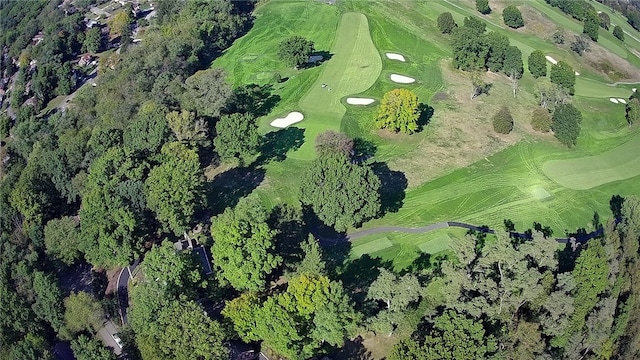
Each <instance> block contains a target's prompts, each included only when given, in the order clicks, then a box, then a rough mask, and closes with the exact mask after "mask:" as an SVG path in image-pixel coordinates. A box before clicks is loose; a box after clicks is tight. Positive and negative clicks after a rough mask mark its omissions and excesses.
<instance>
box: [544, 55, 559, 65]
mask: <svg viewBox="0 0 640 360" xmlns="http://www.w3.org/2000/svg"><path fill="white" fill-rule="evenodd" d="M545 58H547V61H548V62H550V63H552V64H554V65H555V64H557V63H558V62H557V61H556V59H554V58H552V57H551V56H549V55H546V56H545Z"/></svg>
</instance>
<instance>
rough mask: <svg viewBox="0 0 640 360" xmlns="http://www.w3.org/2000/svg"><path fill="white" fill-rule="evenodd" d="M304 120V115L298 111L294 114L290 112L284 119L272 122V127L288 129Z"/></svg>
mask: <svg viewBox="0 0 640 360" xmlns="http://www.w3.org/2000/svg"><path fill="white" fill-rule="evenodd" d="M302 119H304V115H302V113H300V112H297V111H293V112H290V113H289V114H288V115H287V116H286V117H284V118H277V119H275V120H273V121H272V122H271V126H273V127H277V128H286V127H287V126H289V125H291V124H295V123H297V122H300V121H302Z"/></svg>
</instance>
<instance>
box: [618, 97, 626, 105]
mask: <svg viewBox="0 0 640 360" xmlns="http://www.w3.org/2000/svg"><path fill="white" fill-rule="evenodd" d="M618 102H619V103H623V104H626V103H627V100H625V99H620V98H618Z"/></svg>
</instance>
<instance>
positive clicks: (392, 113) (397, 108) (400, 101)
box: [376, 89, 420, 134]
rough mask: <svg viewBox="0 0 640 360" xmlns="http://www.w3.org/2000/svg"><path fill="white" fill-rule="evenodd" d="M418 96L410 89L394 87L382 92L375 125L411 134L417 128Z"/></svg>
mask: <svg viewBox="0 0 640 360" xmlns="http://www.w3.org/2000/svg"><path fill="white" fill-rule="evenodd" d="M418 118H420V111H419V108H418V96H417V95H416V94H415V93H414V92H413V91H411V90H406V89H395V90H391V91H389V92H388V93H386V94H384V97H383V98H382V102H381V103H380V108H378V118H377V121H376V126H377V127H378V128H380V129H389V130H392V131H394V132H398V131H400V132H403V133H405V134H412V133H414V132H416V131H417V130H418Z"/></svg>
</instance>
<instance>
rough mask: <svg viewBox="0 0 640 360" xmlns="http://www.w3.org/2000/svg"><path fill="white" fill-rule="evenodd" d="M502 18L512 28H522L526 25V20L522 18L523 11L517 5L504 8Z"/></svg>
mask: <svg viewBox="0 0 640 360" xmlns="http://www.w3.org/2000/svg"><path fill="white" fill-rule="evenodd" d="M502 18H503V20H504V24H505V25H507V26H508V27H510V28H514V29H517V28H520V27H523V26H524V20H523V19H522V13H521V12H520V10H519V9H518V8H517V7H516V6H515V5H509V6H507V7H506V8H504V10H502Z"/></svg>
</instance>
